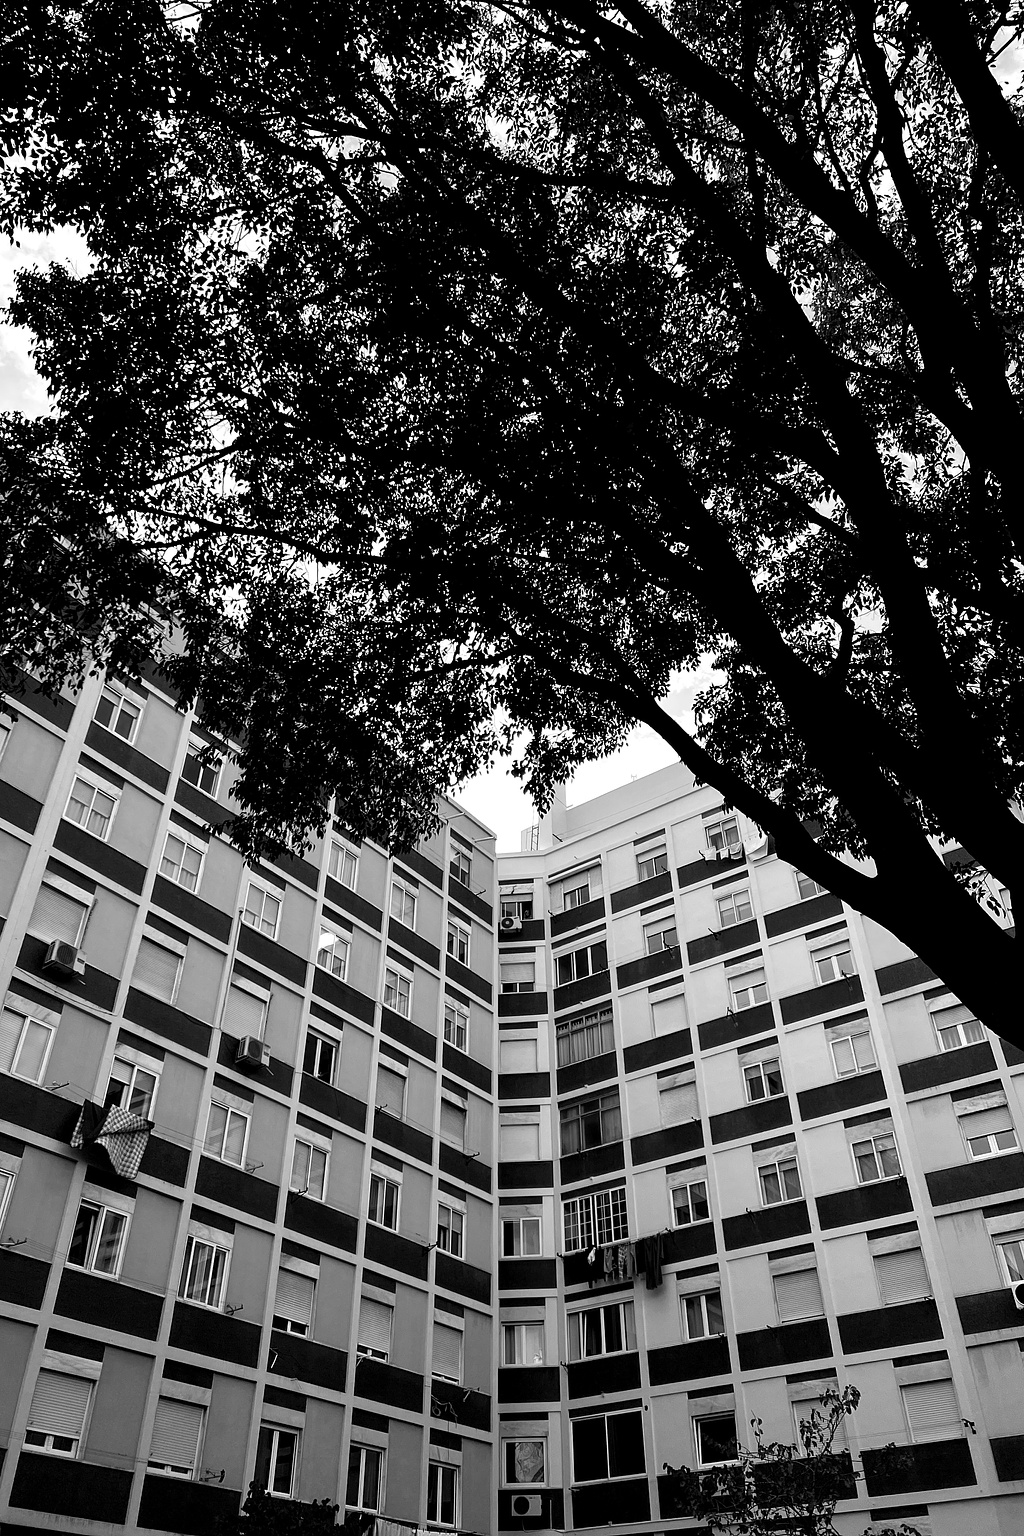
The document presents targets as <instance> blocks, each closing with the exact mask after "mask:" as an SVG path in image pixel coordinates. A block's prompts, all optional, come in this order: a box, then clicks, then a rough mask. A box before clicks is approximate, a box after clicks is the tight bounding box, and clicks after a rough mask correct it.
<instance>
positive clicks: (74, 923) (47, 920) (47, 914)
mask: <svg viewBox="0 0 1024 1536" xmlns="http://www.w3.org/2000/svg"><path fill="white" fill-rule="evenodd" d="M88 916H89V905H88V903H87V902H86V900H85V899H84V898H83V899H80V900H76V899H75V897H74V896H72V895H71V894H69V893H68V892H65V891H62V890H58V888H57V887H56V886H54V885H51V884H50V883H49V882H47V883H46V884H45V885H41V886H40V887H39V894H38V896H37V897H36V904H35V906H34V907H33V908H32V916H31V917H30V918H29V923H28V927H29V932H30V933H34V934H35V935H36V937H37V938H39V939H45V940H47V941H49V940H51V939H63V940H64V942H65V943H66V944H80V943H81V942H82V931H83V929H84V928H85V920H86V918H87V917H88Z"/></svg>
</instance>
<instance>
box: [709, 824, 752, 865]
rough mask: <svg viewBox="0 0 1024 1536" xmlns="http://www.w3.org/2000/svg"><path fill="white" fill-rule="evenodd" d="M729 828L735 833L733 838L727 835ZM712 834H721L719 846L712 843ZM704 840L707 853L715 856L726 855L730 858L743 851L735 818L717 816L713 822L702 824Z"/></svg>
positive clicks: (741, 839)
mask: <svg viewBox="0 0 1024 1536" xmlns="http://www.w3.org/2000/svg"><path fill="white" fill-rule="evenodd" d="M730 828H731V829H732V830H733V831H734V832H735V833H736V836H735V837H734V838H733V837H730V836H729V835H728V831H729V829H730ZM712 833H721V834H722V842H721V846H719V845H718V844H717V843H716V842H714V840H713V838H712ZM704 840H705V842H706V844H707V848H708V852H709V853H713V854H716V855H717V854H720V853H727V854H729V855H730V857H734V856H735V855H736V854H737V853H741V852H742V851H743V838H742V836H741V834H740V824H739V818H738V817H736V816H719V817H717V818H716V819H715V820H714V821H710V820H709V821H706V822H705V823H704Z"/></svg>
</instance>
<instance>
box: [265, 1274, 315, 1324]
mask: <svg viewBox="0 0 1024 1536" xmlns="http://www.w3.org/2000/svg"><path fill="white" fill-rule="evenodd" d="M274 1312H275V1315H276V1316H277V1317H286V1318H288V1320H289V1322H293V1323H305V1325H306V1327H307V1328H308V1327H309V1324H310V1322H311V1320H312V1317H313V1281H312V1280H311V1279H310V1277H309V1275H298V1274H296V1273H295V1271H294V1270H291V1269H282V1270H279V1271H278V1276H277V1299H276V1301H275V1302H274Z"/></svg>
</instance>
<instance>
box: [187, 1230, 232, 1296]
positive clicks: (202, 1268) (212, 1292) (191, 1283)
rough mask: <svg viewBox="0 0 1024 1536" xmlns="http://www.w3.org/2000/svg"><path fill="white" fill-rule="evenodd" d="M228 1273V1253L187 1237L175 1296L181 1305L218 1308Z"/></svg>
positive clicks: (214, 1243)
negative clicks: (192, 1303)
mask: <svg viewBox="0 0 1024 1536" xmlns="http://www.w3.org/2000/svg"><path fill="white" fill-rule="evenodd" d="M227 1272H228V1250H227V1248H222V1247H221V1246H220V1244H219V1243H216V1242H213V1241H211V1240H210V1239H209V1238H206V1237H200V1236H198V1235H196V1234H194V1233H191V1232H190V1233H189V1236H188V1241H187V1242H186V1244H185V1261H184V1263H183V1264H182V1266H181V1283H180V1284H179V1286H178V1295H179V1296H180V1297H181V1299H182V1301H195V1302H198V1303H199V1304H200V1306H204V1307H216V1308H219V1307H220V1305H221V1303H222V1301H223V1299H224V1285H225V1282H226V1280H227Z"/></svg>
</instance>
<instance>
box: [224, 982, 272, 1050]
mask: <svg viewBox="0 0 1024 1536" xmlns="http://www.w3.org/2000/svg"><path fill="white" fill-rule="evenodd" d="M269 1006H270V999H269V997H266V996H261V995H260V994H258V993H256V992H251V991H250V990H249V988H248V987H246V986H243V985H241V984H240V983H239V982H236V981H233V982H232V983H231V985H230V987H228V996H227V1002H226V1003H225V1005H224V1029H225V1032H226V1033H227V1034H229V1035H234V1036H235V1037H236V1038H237V1037H241V1036H244V1035H255V1036H256V1038H257V1039H262V1037H263V1026H264V1024H265V1023H266V1019H267V1008H268V1007H269Z"/></svg>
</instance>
